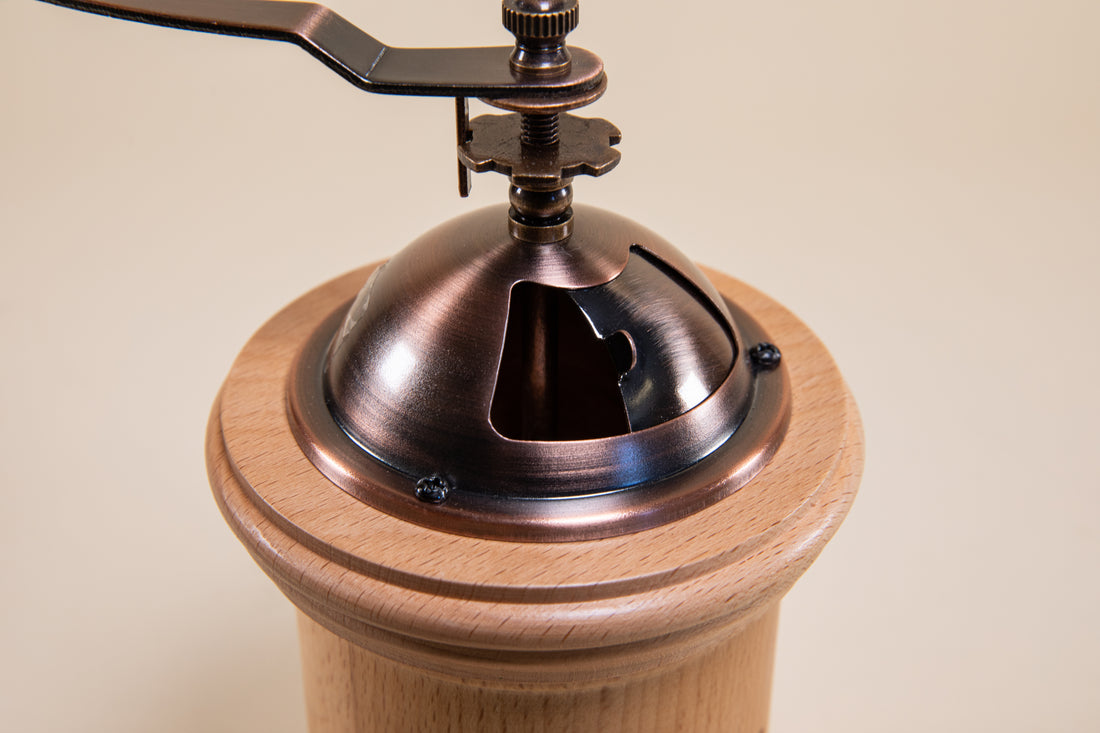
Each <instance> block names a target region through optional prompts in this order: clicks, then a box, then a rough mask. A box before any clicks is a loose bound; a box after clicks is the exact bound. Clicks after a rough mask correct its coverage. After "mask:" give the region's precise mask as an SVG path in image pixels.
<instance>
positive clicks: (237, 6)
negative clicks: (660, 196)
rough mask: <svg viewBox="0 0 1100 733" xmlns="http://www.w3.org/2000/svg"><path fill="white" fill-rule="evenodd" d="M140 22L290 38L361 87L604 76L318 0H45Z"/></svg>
mask: <svg viewBox="0 0 1100 733" xmlns="http://www.w3.org/2000/svg"><path fill="white" fill-rule="evenodd" d="M44 2H48V3H52V4H54V5H62V6H65V7H70V8H75V9H77V10H85V11H87V12H90V13H97V14H99V15H108V16H111V17H115V18H123V19H126V20H136V21H140V22H142V23H152V24H154V25H162V26H169V27H172V28H184V29H188V30H196V31H205V32H207V33H221V34H225V35H232V36H247V37H250V38H266V39H271V40H276V41H290V42H292V43H295V44H297V45H299V46H301V47H302V48H304V49H305V50H306V51H308V52H309V53H310V54H312V55H313V56H314V57H315V58H317V59H319V60H320V61H321V62H322V63H324V64H325V65H326V66H328V67H329V68H330V69H332V70H333V71H335V72H336V73H337V74H340V75H341V76H342V77H344V78H345V79H347V80H348V81H350V82H351V83H352V84H354V85H355V86H357V87H359V88H360V89H365V90H366V91H368V92H377V93H379V94H408V95H418V96H438V97H480V98H482V99H495V100H507V99H508V98H532V97H537V98H542V99H545V100H547V101H548V102H552V101H553V100H555V99H567V98H571V97H578V96H584V95H585V94H586V93H590V92H592V91H593V90H595V89H597V88H599V87H600V86H601V85H602V84H603V83H604V71H603V62H602V61H601V60H600V58H599V57H598V56H596V55H595V54H593V53H591V52H590V51H586V50H584V49H580V48H572V47H571V48H570V52H571V54H572V65H571V68H570V69H569V72H568V73H567V74H564V75H561V76H559V77H551V78H538V77H532V76H530V75H521V74H516V73H514V72H513V71H512V69H511V68H510V66H509V56H510V55H511V53H512V47H510V46H495V47H486V48H393V47H391V46H387V45H386V44H384V43H382V42H381V41H379V40H378V39H376V38H374V37H373V36H371V35H369V34H367V33H365V32H363V31H362V30H360V29H359V28H357V27H356V26H354V25H352V24H351V23H349V22H348V21H346V20H344V18H342V17H341V16H339V15H337V14H336V13H334V12H333V11H332V10H329V9H328V8H326V7H324V6H323V5H318V4H316V3H305V2H279V1H275V0H44Z"/></svg>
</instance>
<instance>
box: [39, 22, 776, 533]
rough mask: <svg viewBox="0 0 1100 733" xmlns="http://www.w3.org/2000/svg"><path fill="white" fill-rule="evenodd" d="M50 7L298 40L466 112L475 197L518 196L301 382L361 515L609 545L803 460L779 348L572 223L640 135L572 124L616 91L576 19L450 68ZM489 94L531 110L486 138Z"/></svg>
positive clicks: (494, 120) (265, 27)
mask: <svg viewBox="0 0 1100 733" xmlns="http://www.w3.org/2000/svg"><path fill="white" fill-rule="evenodd" d="M46 2H52V3H54V4H58V5H66V6H70V7H74V8H77V9H81V10H87V11H90V12H94V13H100V14H103V15H109V16H114V17H120V18H125V19H129V20H138V21H143V22H148V23H154V24H159V25H167V26H174V27H179V28H185V29H192V30H201V31H209V32H213V33H223V34H232V35H243V36H251V37H256V38H267V39H274V40H285V41H291V42H294V43H296V44H298V45H299V46H301V47H302V48H304V49H305V50H307V51H308V52H309V53H311V54H312V55H313V56H315V57H316V58H318V59H320V60H321V61H322V62H323V63H325V64H326V65H327V66H329V67H330V68H332V69H333V70H335V71H336V72H337V73H339V74H340V75H341V76H343V77H344V78H346V79H348V80H349V81H350V82H351V83H353V84H355V85H356V86H358V87H360V88H362V89H365V90H367V91H371V92H378V93H383V94H415V95H434V96H453V97H455V99H456V105H455V110H456V128H457V148H458V158H459V173H460V176H459V191H460V193H461V194H463V195H465V194H466V193H468V191H469V174H470V172H471V171H472V172H482V171H496V172H499V173H502V174H504V175H507V176H509V179H510V184H511V185H510V187H509V206H507V207H505V206H498V207H491V208H489V209H484V210H482V211H479V212H474V213H472V214H469V215H467V216H464V217H460V218H459V219H456V220H453V221H451V222H448V223H446V224H443V225H441V226H439V227H437V228H436V229H434V230H433V231H431V232H429V233H427V234H425V235H424V236H422V237H421V238H420V239H418V240H417V241H416V242H414V243H413V244H412V245H410V246H409V247H407V248H405V249H404V250H402V251H401V252H400V253H398V254H397V255H396V256H394V257H393V259H391V260H390V261H389V262H387V263H386V264H384V265H383V266H381V267H379V268H378V269H377V270H375V271H374V274H373V275H372V276H371V279H370V281H369V282H368V283H367V284H366V286H365V287H364V288H363V289H362V291H361V292H360V293H359V295H358V297H357V298H356V299H355V300H354V302H352V303H350V304H348V305H347V306H346V307H345V308H342V309H340V310H338V311H335V312H333V313H332V314H330V316H329V317H328V318H327V319H326V320H325V321H324V322H323V324H322V325H321V326H320V327H319V328H318V329H317V330H316V331H315V332H314V333H313V335H312V337H311V338H310V340H309V342H308V343H307V344H306V345H305V347H304V349H303V351H302V352H301V354H300V355H299V356H298V358H297V360H296V362H295V366H294V368H293V371H292V376H291V380H290V384H289V385H288V392H287V397H288V411H289V414H290V417H291V420H290V422H291V424H292V426H293V430H294V431H295V435H296V438H297V439H298V442H299V445H300V447H301V449H302V451H303V452H304V453H305V454H306V455H307V456H308V457H309V459H310V460H311V461H312V462H313V464H314V465H315V466H317V468H318V469H319V470H320V471H321V472H322V473H323V474H324V475H325V476H327V477H328V478H329V479H330V480H331V481H332V482H333V483H335V484H336V485H338V486H340V487H341V488H342V489H344V490H345V491H346V492H348V493H349V494H351V495H352V496H355V497H357V498H359V499H361V500H362V501H364V502H367V503H368V504H370V505H372V506H375V507H377V508H379V509H381V510H383V511H385V512H389V513H391V514H393V515H395V516H398V517H401V518H403V519H407V520H409V521H411V522H417V523H420V524H425V525H430V526H432V527H437V528H439V529H443V530H446V531H449V532H455V533H467V534H473V535H479V536H488V537H502V538H509V539H515V540H524V541H546V540H549V541H567V540H580V539H591V538H597V537H607V536H611V535H616V534H622V533H626V532H632V531H637V530H640V529H645V528H648V527H653V526H655V525H658V524H661V523H665V522H669V521H672V520H675V519H678V518H680V517H684V516H685V515H687V514H690V513H692V512H696V511H699V510H700V509H703V508H704V507H706V506H709V505H711V504H713V503H714V502H716V501H718V500H719V499H721V498H723V497H725V496H728V495H729V494H730V493H732V492H734V491H736V490H737V489H738V488H740V487H741V486H743V485H744V484H745V483H746V482H748V481H749V480H750V479H751V478H752V476H753V475H755V473H756V472H757V471H759V470H760V469H761V468H762V467H763V466H764V465H765V464H766V463H767V461H768V460H769V459H770V457H771V456H772V454H773V453H774V452H775V450H776V449H777V447H778V446H779V444H780V442H781V441H782V440H783V436H784V433H785V431H786V426H787V422H788V418H789V410H790V405H789V400H790V398H789V395H788V386H787V374H786V368H785V366H784V365H783V364H781V363H780V361H779V350H778V349H777V348H776V347H774V346H771V345H770V343H769V342H770V339H769V338H768V335H767V334H766V333H764V332H763V331H762V329H761V328H760V327H759V326H758V325H757V324H756V323H755V321H753V319H751V318H750V317H749V316H748V315H747V314H745V313H743V312H742V311H740V310H739V309H738V308H737V307H736V306H735V305H734V304H731V303H727V302H726V301H725V300H723V298H722V297H721V296H720V295H719V294H718V292H717V290H715V289H714V287H713V286H712V285H711V284H710V283H709V282H708V281H707V280H706V278H705V277H704V276H703V275H702V273H701V272H700V271H699V270H698V269H697V268H696V267H695V266H694V265H693V264H692V263H691V262H690V261H689V260H688V259H687V258H686V257H684V255H682V254H681V253H680V252H679V251H678V250H676V249H675V248H674V247H673V246H672V245H670V244H669V243H667V242H665V241H664V240H663V239H661V238H660V237H658V236H657V235H655V234H653V233H652V232H650V231H648V230H646V229H644V228H642V227H641V226H639V225H637V224H635V223H633V222H631V221H629V220H627V219H623V218H621V217H617V216H615V215H614V214H610V213H608V212H603V211H599V210H596V209H591V208H586V207H576V209H574V206H573V189H572V182H573V178H574V177H575V176H579V175H591V176H600V175H603V174H604V173H607V172H608V171H610V170H612V169H613V168H614V167H615V166H616V165H617V164H618V162H619V159H620V156H619V152H618V151H617V150H615V149H614V146H615V145H616V144H618V143H619V141H620V139H621V134H620V132H619V130H618V129H617V128H616V127H615V126H614V125H612V124H611V123H610V122H608V121H606V120H601V119H586V118H581V117H577V116H574V115H571V114H567V111H568V110H573V109H577V108H579V107H582V106H584V105H586V104H589V103H590V102H592V101H594V100H595V99H597V98H598V97H599V96H600V95H601V94H603V92H604V90H605V89H606V86H607V78H606V76H605V74H604V70H603V62H602V61H600V59H599V57H597V56H596V55H595V54H592V53H591V52H588V51H585V50H583V49H569V48H567V47H566V44H565V37H566V36H567V35H568V34H569V32H570V31H572V30H573V29H574V28H575V27H576V25H577V22H578V18H579V16H578V12H579V11H578V4H577V0H503V6H502V19H503V22H504V24H505V26H506V27H507V28H508V29H509V30H510V31H511V32H512V33H513V35H514V36H515V45H514V47H496V48H451V49H400V48H391V47H389V46H386V45H385V44H383V43H381V42H380V41H378V40H377V39H375V38H373V37H372V36H370V35H368V34H367V33H364V32H363V31H361V30H359V29H358V28H356V27H355V26H353V25H351V24H350V23H348V22H347V21H346V20H344V19H343V18H341V17H340V16H338V15H336V14H335V13H333V12H332V11H331V10H329V9H327V8H325V7H322V6H320V5H316V4H312V3H301V2H269V1H267V0H46ZM468 97H478V98H481V99H483V100H484V101H486V102H487V103H489V104H491V105H494V106H497V107H499V108H503V109H506V110H509V111H510V112H512V114H504V115H483V116H480V117H477V118H476V119H474V120H470V119H469V111H468V106H467V103H466V99H467V98H468ZM756 344H762V345H767V346H768V349H763V347H757V349H756V350H755V351H750V349H752V348H753V346H754V345H756Z"/></svg>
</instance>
